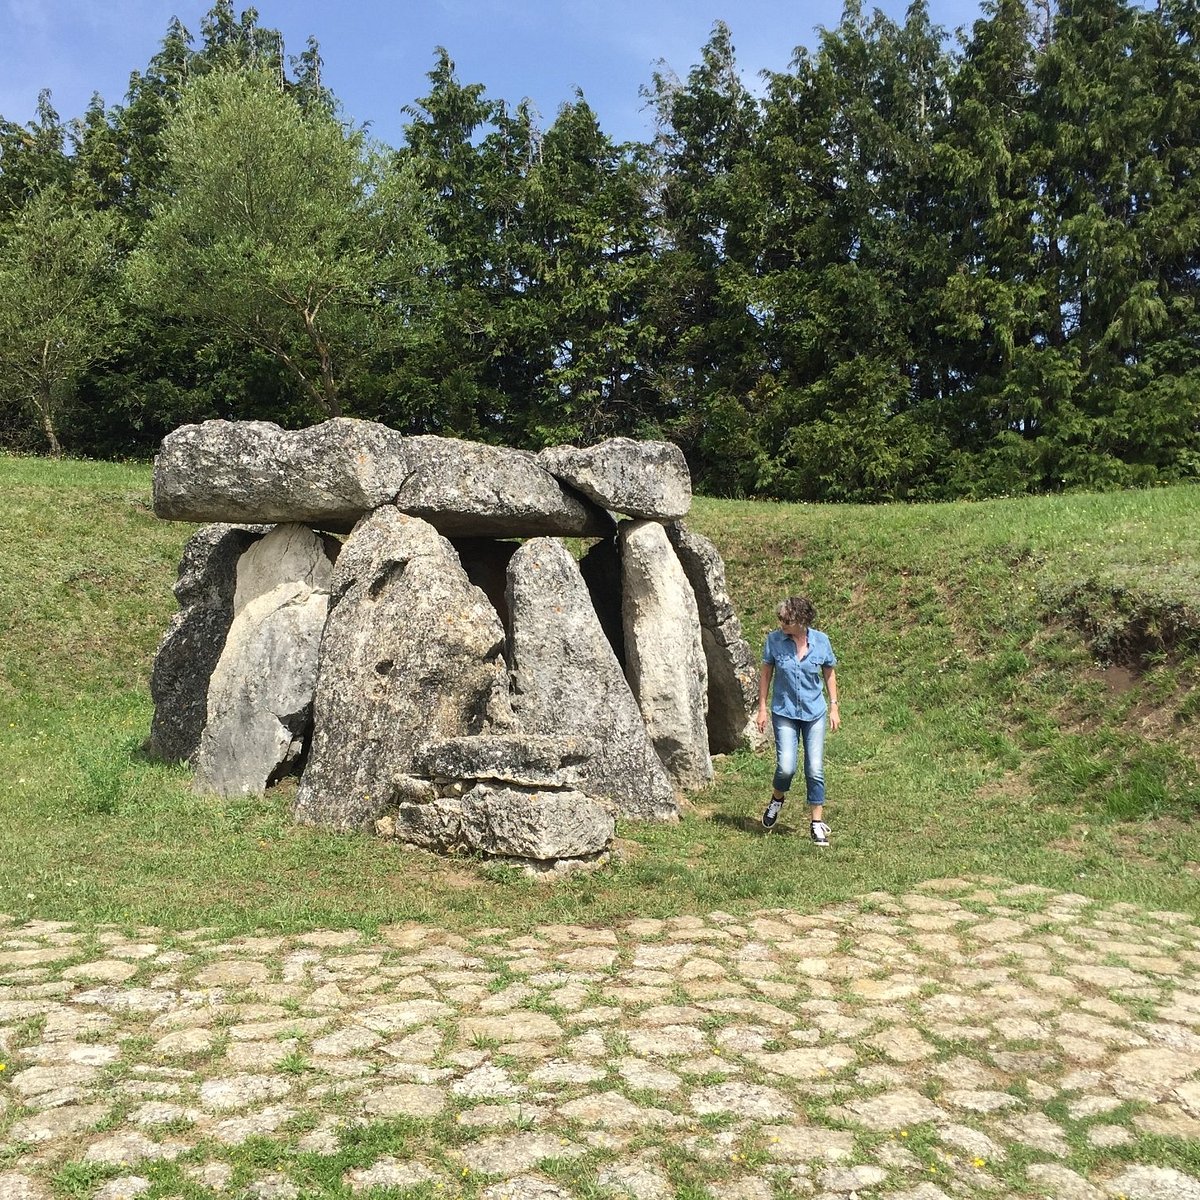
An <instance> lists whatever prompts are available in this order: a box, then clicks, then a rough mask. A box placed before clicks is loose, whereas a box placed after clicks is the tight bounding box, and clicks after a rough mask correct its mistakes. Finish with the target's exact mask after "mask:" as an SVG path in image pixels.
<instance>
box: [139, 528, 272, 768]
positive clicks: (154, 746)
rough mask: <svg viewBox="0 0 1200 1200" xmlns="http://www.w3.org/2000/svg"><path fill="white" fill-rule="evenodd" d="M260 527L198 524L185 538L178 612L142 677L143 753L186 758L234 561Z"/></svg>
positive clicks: (223, 625) (194, 745) (194, 738)
mask: <svg viewBox="0 0 1200 1200" xmlns="http://www.w3.org/2000/svg"><path fill="white" fill-rule="evenodd" d="M267 528H268V527H267V526H264V525H258V526H254V525H205V526H204V527H203V528H202V529H198V530H197V531H196V532H195V533H194V534H192V536H191V537H190V538H189V539H188V542H187V545H186V546H184V548H183V558H182V560H181V561H180V564H179V577H178V579H177V580H176V582H175V589H174V590H175V598H176V599H177V600H178V601H179V611H178V612H177V613H176V614H175V615H174V616H173V617H172V618H171V624H170V626H169V628H168V629H167V632H166V633H165V634H164V635H163V639H162V641H161V642H160V643H159V646H158V651H157V653H156V654H155V656H154V668H153V670H152V671H151V673H150V697H151V699H152V700H153V701H154V716H153V718H152V719H151V722H150V744H149V747H148V750H149V753H150V754H151V755H152V756H153V757H154V758H157V759H161V760H162V761H163V762H179V761H181V760H187V761H190V760H191V759H192V758H193V756H194V755H195V753H196V751H197V750H198V749H199V747H200V735H201V734H202V733H203V732H204V725H205V723H206V721H207V720H208V683H209V679H210V678H211V677H212V673H213V671H214V669H215V668H216V665H217V662H218V661H219V659H220V657H221V651H222V650H224V649H225V639H226V637H227V636H228V634H229V626H230V624H231V623H232V621H233V594H234V589H235V587H236V586H237V564H238V560H239V559H240V558H241V556H242V554H243V553H244V552H245V551H246V550H247V549H249V547H250V546H252V545H253V544H254V543H255V542H256V541H258V539H259V538H261V537H262V536H263V534H264V533H266V531H267Z"/></svg>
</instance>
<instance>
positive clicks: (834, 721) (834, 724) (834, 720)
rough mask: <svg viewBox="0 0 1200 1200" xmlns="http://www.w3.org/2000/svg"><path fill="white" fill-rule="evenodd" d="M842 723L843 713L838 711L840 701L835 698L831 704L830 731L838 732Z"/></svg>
mask: <svg viewBox="0 0 1200 1200" xmlns="http://www.w3.org/2000/svg"><path fill="white" fill-rule="evenodd" d="M841 723H842V714H841V713H840V712H839V711H838V702H837V701H836V700H835V701H834V702H833V703H832V704H831V705H830V706H829V732H830V733H837V731H838V726H839V725H841Z"/></svg>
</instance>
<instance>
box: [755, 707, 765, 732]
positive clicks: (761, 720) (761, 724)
mask: <svg viewBox="0 0 1200 1200" xmlns="http://www.w3.org/2000/svg"><path fill="white" fill-rule="evenodd" d="M757 724H758V732H759V733H766V731H767V710H766V708H765V706H763V705H761V704H760V705H759V706H758V717H757Z"/></svg>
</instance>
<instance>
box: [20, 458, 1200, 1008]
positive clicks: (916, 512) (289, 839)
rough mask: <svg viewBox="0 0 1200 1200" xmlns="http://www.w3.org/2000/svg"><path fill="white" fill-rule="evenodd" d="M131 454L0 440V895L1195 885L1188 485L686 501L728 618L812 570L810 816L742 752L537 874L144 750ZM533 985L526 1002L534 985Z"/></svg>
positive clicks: (573, 893) (130, 900)
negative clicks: (201, 783) (445, 850)
mask: <svg viewBox="0 0 1200 1200" xmlns="http://www.w3.org/2000/svg"><path fill="white" fill-rule="evenodd" d="M149 480H150V473H149V469H148V468H147V467H144V466H136V465H132V466H131V465H113V464H101V463H79V462H63V463H49V462H45V461H42V460H34V459H15V458H0V484H2V485H3V487H4V492H5V496H6V503H5V506H4V510H3V512H2V513H0V537H3V539H4V543H5V546H6V555H5V558H6V568H5V570H4V572H2V573H0V780H3V783H2V784H0V788H2V790H3V792H4V793H5V795H4V802H3V807H4V815H5V820H4V821H3V822H2V823H0V855H2V856H3V860H2V861H3V863H4V867H3V870H2V871H0V911H2V912H7V913H9V914H11V915H12V916H13V917H14V918H16V919H18V920H20V919H24V918H25V917H29V916H37V917H43V918H55V919H65V920H76V919H77V920H81V921H85V922H113V923H116V924H118V925H120V926H122V927H126V928H133V927H135V926H137V925H152V926H157V927H159V928H160V931H166V932H169V931H172V930H181V929H187V928H192V927H195V926H197V925H215V926H219V927H220V928H221V929H222V930H225V931H228V932H238V931H247V930H251V929H262V930H268V931H295V930H301V929H304V928H312V927H317V926H320V927H327V928H346V927H358V928H362V929H364V930H367V931H371V930H373V929H375V928H377V927H378V926H379V925H381V924H389V923H396V922H405V921H415V922H420V923H426V924H436V925H440V926H444V927H448V928H451V929H463V930H466V929H471V928H477V927H479V926H483V925H494V924H504V925H508V926H514V925H515V926H521V925H527V924H533V923H536V922H547V921H565V922H575V921H580V922H585V923H599V924H603V923H606V922H609V921H612V920H615V919H619V918H622V917H629V916H634V915H645V916H662V915H669V914H673V913H678V912H705V911H711V910H723V911H729V912H733V913H741V912H745V911H746V910H748V909H751V908H761V907H764V906H787V907H790V908H797V909H802V910H812V909H815V908H817V907H819V906H821V905H824V904H828V903H831V902H836V901H839V900H844V899H846V898H847V897H849V896H853V895H861V894H863V893H867V892H879V893H885V892H894V891H896V890H899V889H905V888H908V887H909V886H911V885H912V884H913V883H915V882H917V881H919V880H921V879H926V878H933V877H948V876H955V875H966V874H971V875H976V876H978V875H981V874H995V875H999V876H1003V877H1005V878H1008V879H1012V880H1015V881H1018V882H1026V883H1036V884H1043V885H1046V886H1049V887H1053V888H1056V889H1060V890H1068V891H1073V892H1078V893H1081V894H1083V895H1085V896H1089V897H1092V898H1094V899H1096V900H1100V901H1104V902H1106V903H1107V902H1113V901H1118V900H1124V901H1129V902H1133V903H1136V904H1138V905H1144V906H1148V907H1151V908H1171V909H1177V910H1184V911H1190V912H1196V911H1197V907H1198V902H1197V896H1198V895H1200V888H1198V886H1197V884H1198V881H1200V876H1198V874H1197V871H1198V868H1197V865H1196V864H1197V862H1198V861H1200V829H1198V827H1197V822H1196V820H1195V818H1196V814H1197V812H1198V811H1200V767H1198V765H1197V751H1198V749H1200V686H1198V679H1200V671H1198V653H1200V490H1198V489H1195V488H1187V487H1179V488H1164V489H1161V490H1156V491H1149V492H1128V493H1120V494H1116V495H1103V496H1062V497H1050V498H1040V499H1021V500H1013V501H994V502H988V503H986V504H975V505H970V504H954V505H911V506H881V507H878V508H866V507H850V506H822V505H812V506H804V505H775V504H756V503H746V502H733V501H717V500H703V499H699V500H697V501H696V504H695V507H694V509H693V513H692V516H691V518H690V519H689V524H690V525H691V526H692V527H693V528H694V529H696V530H697V531H699V532H701V533H704V534H705V535H706V536H708V537H710V538H711V539H712V540H713V541H714V542H715V544H716V545H717V547H718V548H719V549H720V551H721V553H722V555H723V556H724V558H725V561H726V565H727V569H728V574H729V583H730V590H731V593H732V595H733V597H734V599H735V602H736V604H737V607H738V609H739V612H740V615H741V617H742V621H743V625H744V629H745V632H746V635H747V637H748V639H749V640H750V642H751V644H752V646H753V647H754V648H755V650H756V652H757V649H758V648H759V647H760V646H761V639H762V636H763V634H764V632H765V631H766V629H767V628H769V627H770V626H771V625H772V624H773V614H774V606H775V604H776V602H777V601H778V599H779V598H780V597H782V596H784V595H787V594H790V593H795V592H806V593H809V594H811V595H812V596H813V597H814V599H815V601H816V604H817V608H818V612H819V620H818V623H819V625H820V626H821V627H822V628H824V629H825V630H826V631H827V632H828V633H829V634H830V636H831V638H832V640H833V643H834V646H835V648H836V650H837V652H838V654H839V656H840V660H841V663H840V666H839V679H840V682H841V694H842V710H843V721H844V725H843V728H842V730H841V731H840V732H839V733H838V734H836V735H835V736H833V737H831V738H830V740H829V745H828V752H827V757H828V763H827V778H828V785H829V795H830V807H829V810H828V814H827V815H828V819H829V821H830V824H831V825H832V827H833V848H832V850H831V851H830V852H829V853H828V854H818V853H817V852H816V851H815V850H814V849H813V848H812V847H811V846H810V845H809V844H808V840H807V820H806V814H805V812H804V811H803V804H802V803H800V802H799V801H798V800H797V799H796V798H795V797H793V799H792V800H790V801H789V804H788V806H787V807H785V809H784V811H783V815H782V817H781V819H780V822H779V824H778V825H777V826H776V828H775V830H774V831H773V832H772V833H771V834H770V835H764V834H763V832H762V830H761V828H760V827H759V823H758V819H759V814H760V810H761V807H762V803H763V801H764V797H765V796H766V793H767V791H768V789H769V780H770V770H771V763H770V762H769V760H768V759H767V758H766V757H765V756H761V755H757V756H756V755H752V754H749V753H740V754H735V755H731V756H728V757H727V758H725V759H724V760H722V761H721V762H720V764H719V768H718V775H717V781H716V783H715V784H714V785H713V786H712V787H711V788H709V789H708V790H707V791H705V792H703V793H700V794H698V795H696V796H694V797H693V798H692V801H691V802H690V804H689V805H688V809H687V812H686V814H685V817H684V819H683V820H682V821H681V822H680V823H679V824H678V825H672V826H654V825H638V824H636V823H622V825H621V827H620V828H619V830H618V835H619V838H620V845H621V850H622V853H621V855H620V857H619V860H618V861H616V862H614V863H613V864H612V865H611V866H609V867H607V868H605V869H604V870H602V871H600V872H598V873H596V874H593V875H587V876H583V875H578V876H573V877H571V878H569V879H568V880H566V881H564V882H560V883H558V884H555V885H554V886H553V887H547V886H545V885H543V884H539V883H535V882H532V881H527V880H525V879H523V878H522V877H520V876H519V875H517V874H516V873H515V872H513V871H511V870H507V869H504V868H503V866H502V865H499V866H498V865H497V864H488V863H484V862H480V861H476V860H471V859H460V860H456V861H449V860H442V859H437V858H434V857H431V856H428V855H424V854H419V853H415V852H410V851H405V850H403V849H400V848H398V847H396V846H394V845H389V844H386V843H382V842H378V841H376V840H374V839H371V838H365V837H353V836H329V835H326V834H322V833H319V832H316V831H313V830H311V829H299V828H296V827H294V826H293V825H292V823H291V821H290V817H289V803H290V800H291V798H292V796H293V795H294V785H290V784H284V785H282V786H281V787H279V788H277V789H275V790H274V791H273V792H272V794H271V795H269V796H268V797H267V798H266V799H263V800H259V799H245V800H218V799H213V798H210V797H196V796H193V795H192V794H191V791H190V787H189V782H190V781H189V779H188V776H187V773H186V772H185V771H184V770H183V769H181V768H176V767H166V766H162V765H160V764H155V763H151V762H149V761H147V760H146V758H145V757H144V755H143V753H142V750H141V744H142V741H143V739H144V738H145V736H146V732H147V730H148V727H149V720H150V703H149V696H148V688H147V680H148V677H149V671H150V663H151V661H152V657H153V653H154V649H155V646H156V645H157V642H158V639H159V637H160V636H161V634H162V632H163V631H164V630H165V628H166V626H167V623H168V621H169V619H170V616H171V613H172V612H173V611H174V608H175V602H174V599H173V597H172V595H171V591H170V588H171V584H172V583H173V581H174V577H175V569H176V566H177V563H178V559H179V555H180V551H181V549H182V546H183V543H184V541H185V540H186V538H187V536H188V535H189V534H190V532H191V527H190V526H181V525H174V524H169V523H165V522H160V521H157V520H155V518H154V517H153V516H152V514H151V512H150V503H149ZM548 1011H549V1010H548Z"/></svg>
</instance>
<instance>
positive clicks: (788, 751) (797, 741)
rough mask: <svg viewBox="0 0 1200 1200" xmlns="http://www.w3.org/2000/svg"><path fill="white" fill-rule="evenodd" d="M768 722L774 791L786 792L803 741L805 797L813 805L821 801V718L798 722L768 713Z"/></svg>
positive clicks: (823, 729)
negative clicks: (772, 740)
mask: <svg viewBox="0 0 1200 1200" xmlns="http://www.w3.org/2000/svg"><path fill="white" fill-rule="evenodd" d="M771 724H772V727H773V728H774V731H775V777H774V779H773V780H772V783H773V786H774V788H775V790H776V791H777V792H786V791H787V790H788V788H789V787H791V785H792V779H793V777H794V776H795V774H796V767H797V765H798V760H799V752H800V745H801V743H803V746H804V787H805V800H806V802H807V803H808V804H810V805H812V806H813V807H814V808H815V807H817V806H818V805H822V804H824V803H825V718H824V717H823V716H822V717H818V718H817V719H816V720H815V721H799V720H796V719H794V718H792V717H781V716H780V715H779V714H778V713H772V714H771Z"/></svg>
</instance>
